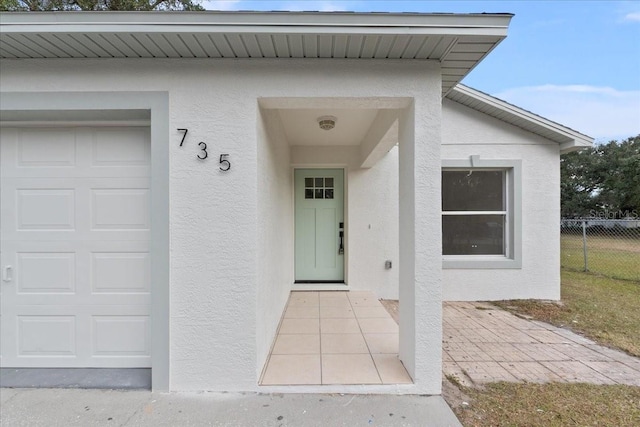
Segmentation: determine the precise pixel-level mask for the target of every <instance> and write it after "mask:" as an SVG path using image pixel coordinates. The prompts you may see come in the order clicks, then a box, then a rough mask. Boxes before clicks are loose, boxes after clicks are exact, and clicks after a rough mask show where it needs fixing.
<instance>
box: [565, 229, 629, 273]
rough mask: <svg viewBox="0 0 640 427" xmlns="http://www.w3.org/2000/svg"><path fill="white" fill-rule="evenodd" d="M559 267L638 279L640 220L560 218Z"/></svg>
mask: <svg viewBox="0 0 640 427" xmlns="http://www.w3.org/2000/svg"><path fill="white" fill-rule="evenodd" d="M560 233H561V255H560V256H561V264H562V267H564V268H568V269H571V270H577V271H589V272H592V273H597V274H602V275H604V276H608V277H612V278H615V279H623V280H633V281H638V282H640V219H589V218H587V219H563V220H562V221H561V222H560Z"/></svg>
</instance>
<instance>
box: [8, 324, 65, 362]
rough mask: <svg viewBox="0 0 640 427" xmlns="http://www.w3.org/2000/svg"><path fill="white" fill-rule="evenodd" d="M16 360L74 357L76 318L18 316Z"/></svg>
mask: <svg viewBox="0 0 640 427" xmlns="http://www.w3.org/2000/svg"><path fill="white" fill-rule="evenodd" d="M16 320H17V322H16V323H17V325H16V326H17V334H16V338H17V346H18V358H20V357H23V356H41V357H42V356H76V316H64V315H58V316H53V315H51V316H45V315H42V314H38V315H34V316H29V315H23V314H21V315H18V316H16Z"/></svg>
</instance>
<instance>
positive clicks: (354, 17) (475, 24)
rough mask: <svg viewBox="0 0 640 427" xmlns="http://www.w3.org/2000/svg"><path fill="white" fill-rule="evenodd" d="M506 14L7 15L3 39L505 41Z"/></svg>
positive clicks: (2, 17) (0, 18)
mask: <svg viewBox="0 0 640 427" xmlns="http://www.w3.org/2000/svg"><path fill="white" fill-rule="evenodd" d="M512 16H513V15H511V14H468V15H465V14H404V13H389V14H379V13H342V12H335V13H330V12H175V13H172V12H42V13H40V12H10V13H2V14H0V27H1V28H2V32H7V33H48V32H63V33H74V32H89V33H99V32H121V31H127V32H154V33H155V32H158V33H163V32H170V33H175V32H196V33H200V32H233V33H307V34H314V33H319V34H333V33H346V34H348V33H358V34H434V35H438V34H450V35H488V36H506V34H507V28H508V26H509V22H510V20H511V18H512Z"/></svg>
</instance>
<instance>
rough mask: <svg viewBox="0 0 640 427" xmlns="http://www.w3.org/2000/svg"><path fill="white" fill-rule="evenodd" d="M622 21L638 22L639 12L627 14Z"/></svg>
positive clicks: (639, 19) (639, 18) (639, 20)
mask: <svg viewBox="0 0 640 427" xmlns="http://www.w3.org/2000/svg"><path fill="white" fill-rule="evenodd" d="M624 20H625V21H634V22H640V12H631V13H627V14H626V15H625V16H624Z"/></svg>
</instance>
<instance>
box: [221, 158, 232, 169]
mask: <svg viewBox="0 0 640 427" xmlns="http://www.w3.org/2000/svg"><path fill="white" fill-rule="evenodd" d="M228 156H229V155H228V154H220V165H226V166H227V167H226V168H223V167H222V166H220V170H221V171H224V172H226V171H228V170H229V169H231V162H230V161H229V160H227V159H225V157H228Z"/></svg>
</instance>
